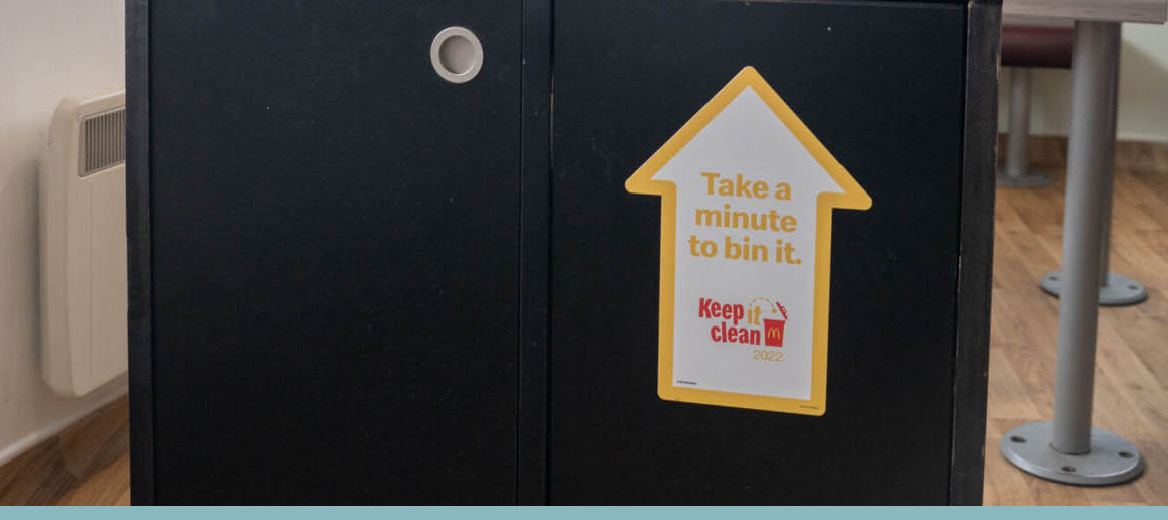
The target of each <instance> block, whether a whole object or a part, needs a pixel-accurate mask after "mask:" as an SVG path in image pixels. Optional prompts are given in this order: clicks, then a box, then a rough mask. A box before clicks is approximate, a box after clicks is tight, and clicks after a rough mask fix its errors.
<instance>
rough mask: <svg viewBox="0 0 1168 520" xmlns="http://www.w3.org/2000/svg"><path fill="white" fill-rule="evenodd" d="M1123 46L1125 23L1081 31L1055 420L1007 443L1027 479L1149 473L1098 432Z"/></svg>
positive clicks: (1091, 481) (1107, 478)
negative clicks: (1102, 299) (1102, 290)
mask: <svg viewBox="0 0 1168 520" xmlns="http://www.w3.org/2000/svg"><path fill="white" fill-rule="evenodd" d="M1119 45H1120V24H1118V23H1113V22H1083V21H1080V22H1076V23H1075V50H1074V62H1073V69H1072V74H1073V82H1074V83H1073V85H1074V86H1073V89H1072V102H1073V108H1074V109H1073V113H1072V116H1071V135H1070V142H1069V145H1068V154H1067V156H1068V157H1067V193H1066V209H1065V210H1064V211H1065V218H1064V224H1063V274H1064V275H1065V276H1063V277H1061V278H1062V291H1061V292H1062V294H1061V300H1060V302H1059V332H1058V374H1057V376H1056V379H1055V402H1054V408H1055V411H1054V421H1053V422H1042V423H1030V424H1024V425H1022V426H1019V427H1017V428H1015V429H1013V430H1011V431H1009V432H1008V433H1007V434H1006V435H1005V436H1004V437H1003V438H1002V442H1001V445H1000V447H1001V450H1002V454H1003V455H1005V457H1006V459H1007V460H1009V461H1010V462H1011V463H1012V464H1014V465H1015V466H1017V467H1018V468H1020V469H1022V470H1023V471H1026V472H1028V473H1031V474H1033V475H1036V476H1039V477H1042V478H1045V479H1048V480H1053V481H1056V482H1063V483H1067V484H1081V485H1106V484H1118V483H1120V482H1126V481H1128V480H1131V479H1134V478H1136V477H1137V476H1139V475H1140V473H1141V472H1142V471H1143V467H1144V462H1143V458H1142V457H1141V456H1140V453H1139V451H1138V450H1136V448H1135V446H1133V445H1132V444H1131V443H1129V442H1127V441H1125V440H1124V439H1123V438H1122V437H1120V436H1118V435H1116V434H1114V433H1112V432H1109V431H1107V430H1104V429H1102V428H1092V427H1091V406H1092V399H1093V397H1094V390H1095V340H1096V335H1097V332H1098V318H1099V307H1098V300H1099V287H1100V280H1101V277H1102V275H1103V273H1106V271H1105V270H1102V267H1103V265H1102V264H1103V255H1102V254H1101V251H1102V246H1103V241H1104V237H1103V235H1104V231H1105V229H1104V225H1103V223H1102V220H1103V218H1104V213H1105V212H1107V209H1108V206H1109V202H1108V199H1109V198H1110V196H1111V190H1110V189H1109V184H1110V181H1111V171H1112V169H1113V168H1114V160H1115V122H1114V117H1115V89H1116V88H1117V81H1116V80H1117V79H1118V77H1119V73H1118V71H1119Z"/></svg>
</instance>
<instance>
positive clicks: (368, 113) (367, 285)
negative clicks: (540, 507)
mask: <svg viewBox="0 0 1168 520" xmlns="http://www.w3.org/2000/svg"><path fill="white" fill-rule="evenodd" d="M520 23H521V18H520V3H519V2H514V1H505V0H492V1H483V0H473V1H471V0H466V1H456V2H451V1H447V2H432V1H426V0H410V1H402V0H397V1H385V2H371V1H325V0H308V1H299V2H274V1H265V2H236V1H226V0H220V1H208V0H182V1H177V0H176V1H167V2H154V3H153V4H152V5H151V6H150V37H151V41H150V47H149V52H150V59H149V63H150V67H151V70H150V78H151V79H150V102H151V105H150V109H151V111H150V129H151V130H150V131H151V135H150V137H151V139H152V148H151V154H152V155H151V171H150V184H149V189H150V213H149V215H150V216H151V219H152V220H151V224H152V226H151V228H150V229H151V233H152V237H151V239H152V254H153V256H152V262H153V264H152V265H153V273H152V276H153V278H152V291H153V292H152V299H153V307H152V311H153V332H152V334H153V336H152V341H153V376H152V379H153V392H154V393H153V409H154V417H153V419H154V424H153V435H154V437H153V441H154V460H153V464H154V467H153V471H154V474H153V477H154V493H155V496H154V497H151V498H153V499H156V500H157V502H159V503H236V502H247V503H271V502H275V503H301V502H313V503H364V502H380V503H431V502H442V503H465V502H472V503H512V502H514V500H515V496H516V489H515V485H516V476H515V472H516V408H517V395H516V393H517V390H516V387H517V368H516V362H517V341H518V338H517V331H516V327H517V320H518V287H519V280H518V271H519V262H518V249H519V230H518V221H519V182H520V177H519V161H520V159H519V150H520V140H519V131H520V119H519V99H520ZM449 25H463V26H466V27H468V28H471V29H472V30H474V31H475V32H476V33H477V34H478V36H479V38H480V39H481V40H482V43H483V46H484V49H485V55H486V62H485V66H484V67H483V69H482V72H481V73H480V74H479V76H478V78H476V79H475V80H473V81H471V82H470V83H467V84H464V85H454V84H450V83H446V82H444V81H442V80H441V79H440V78H439V77H438V76H437V75H436V74H435V73H434V72H433V71H432V69H431V65H430V61H429V46H430V42H431V39H432V38H433V36H434V34H435V33H437V32H438V31H439V30H441V29H442V28H444V27H446V26H449ZM135 499H136V500H137V499H138V497H135ZM144 501H149V499H144Z"/></svg>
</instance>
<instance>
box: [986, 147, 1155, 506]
mask: <svg viewBox="0 0 1168 520" xmlns="http://www.w3.org/2000/svg"><path fill="white" fill-rule="evenodd" d="M1035 141H1036V142H1035V143H1034V145H1033V146H1032V147H1031V149H1032V152H1031V162H1032V163H1033V164H1034V165H1035V166H1036V167H1042V168H1046V169H1048V171H1051V172H1052V173H1054V174H1055V177H1056V179H1057V181H1056V182H1055V183H1054V184H1053V185H1051V186H1048V187H1044V188H998V196H997V209H996V219H995V224H996V228H995V240H994V299H993V326H992V339H991V347H990V388H989V425H988V431H987V432H986V437H987V438H986V493H985V503H986V504H1001V505H1019V504H1042V505H1056V504H1058V505H1064V504H1065V505H1070V504H1157V505H1168V146H1154V145H1147V144H1132V143H1121V144H1120V147H1119V149H1118V150H1117V159H1116V184H1115V204H1114V207H1115V209H1114V220H1113V222H1114V224H1113V231H1112V247H1111V251H1112V254H1111V271H1112V272H1118V273H1122V274H1125V275H1128V276H1131V277H1133V278H1135V279H1136V280H1139V281H1140V282H1143V283H1144V285H1145V286H1146V287H1147V288H1148V293H1149V298H1148V301H1147V302H1144V303H1142V304H1139V305H1134V306H1130V307H1103V308H1101V309H1100V312H1099V316H1100V320H1099V339H1098V352H1097V355H1096V359H1097V363H1098V364H1097V368H1096V372H1095V415H1094V417H1095V419H1094V424H1095V425H1096V426H1101V427H1104V428H1108V429H1110V430H1112V431H1115V432H1117V433H1120V434H1121V435H1123V436H1124V437H1125V438H1127V440H1129V441H1131V442H1133V443H1134V444H1135V445H1136V447H1137V448H1139V450H1140V452H1141V453H1142V454H1143V455H1144V456H1145V458H1146V461H1147V467H1148V469H1147V471H1146V473H1145V474H1144V476H1143V477H1142V478H1140V479H1139V480H1137V481H1136V482H1135V483H1133V484H1129V485H1123V486H1114V487H1107V488H1081V487H1071V486H1063V485H1058V484H1052V483H1049V482H1045V481H1042V480H1038V479H1035V478H1031V477H1029V476H1026V475H1024V474H1022V473H1021V472H1019V471H1018V470H1016V469H1014V468H1013V467H1012V466H1010V465H1009V464H1008V463H1006V461H1005V460H1004V459H1003V458H1002V456H1001V455H1000V454H999V452H998V442H999V440H1000V439H1001V436H1002V434H1003V432H1006V431H1008V430H1009V429H1011V428H1013V427H1015V426H1017V425H1019V424H1022V423H1025V422H1029V421H1035V420H1049V419H1050V418H1051V416H1052V414H1053V406H1054V399H1053V392H1054V374H1055V342H1056V338H1057V336H1058V334H1057V332H1058V300H1057V299H1055V298H1052V297H1050V296H1047V295H1046V294H1044V293H1043V292H1042V291H1041V290H1039V288H1038V280H1039V279H1040V278H1041V277H1042V276H1043V275H1044V274H1046V273H1047V272H1049V271H1051V270H1054V269H1057V268H1058V266H1059V258H1060V257H1061V256H1062V255H1061V252H1062V216H1063V215H1062V199H1063V188H1064V183H1063V179H1064V174H1065V157H1066V148H1065V147H1066V145H1065V141H1064V140H1055V139H1037V140H1035Z"/></svg>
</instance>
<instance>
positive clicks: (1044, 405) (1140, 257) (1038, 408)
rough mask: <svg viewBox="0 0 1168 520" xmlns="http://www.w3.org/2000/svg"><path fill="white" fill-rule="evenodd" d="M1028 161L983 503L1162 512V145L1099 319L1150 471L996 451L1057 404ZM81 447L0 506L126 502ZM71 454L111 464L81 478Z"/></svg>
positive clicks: (120, 461)
mask: <svg viewBox="0 0 1168 520" xmlns="http://www.w3.org/2000/svg"><path fill="white" fill-rule="evenodd" d="M1031 156H1032V162H1033V163H1034V164H1035V166H1037V167H1042V168H1046V169H1048V170H1049V171H1051V173H1053V174H1055V177H1056V179H1058V180H1057V182H1056V183H1055V184H1053V185H1051V186H1049V187H1045V188H999V189H998V197H997V210H996V213H997V219H996V220H997V229H996V232H995V233H996V240H995V244H994V246H995V250H994V297H993V305H994V310H993V331H992V345H991V349H990V385H989V426H988V432H987V439H986V488H985V503H986V504H992V505H1021V504H1040V505H1056V504H1057V505H1080V504H1081V505H1088V504H1157V505H1168V145H1147V144H1127V143H1124V144H1121V145H1120V148H1119V150H1118V154H1117V172H1116V186H1115V196H1116V197H1115V221H1114V222H1115V224H1114V235H1113V242H1112V243H1113V247H1112V251H1113V253H1112V262H1111V265H1112V270H1113V271H1117V272H1120V273H1123V274H1126V275H1128V276H1132V277H1134V278H1136V279H1137V280H1139V281H1141V282H1143V283H1144V284H1145V285H1146V286H1147V287H1148V291H1149V293H1150V298H1149V299H1148V301H1147V302H1145V303H1143V304H1140V305H1136V306H1131V307H1119V308H1103V309H1102V310H1101V311H1100V322H1099V352H1098V370H1097V372H1096V386H1095V424H1096V425H1097V426H1102V427H1104V428H1109V429H1111V430H1113V431H1116V432H1120V433H1121V434H1122V435H1124V436H1125V437H1126V438H1127V439H1128V440H1130V441H1132V442H1134V443H1135V444H1136V446H1137V447H1138V448H1139V449H1140V451H1141V452H1142V453H1143V454H1144V456H1145V457H1146V459H1147V465H1148V470H1147V472H1146V473H1145V475H1144V476H1143V477H1142V478H1140V479H1139V480H1137V481H1136V482H1134V483H1132V484H1127V485H1122V486H1114V487H1107V488H1080V487H1071V486H1063V485H1058V484H1052V483H1049V482H1045V481H1042V480H1039V479H1036V478H1033V477H1029V476H1026V475H1024V474H1022V473H1021V472H1019V471H1018V470H1016V469H1014V468H1013V467H1012V466H1010V465H1009V464H1007V463H1006V462H1005V460H1003V459H1002V457H1001V455H1000V454H999V453H998V448H997V446H998V441H999V440H1000V439H1001V436H1002V432H1005V431H1007V430H1009V429H1010V428H1013V427H1014V426H1017V425H1019V424H1021V423H1024V422H1029V421H1035V420H1046V419H1049V418H1050V417H1051V414H1052V406H1053V399H1052V392H1053V389H1054V373H1055V340H1056V335H1057V322H1058V300H1056V299H1054V298H1052V297H1050V296H1047V295H1046V294H1044V293H1043V292H1042V291H1041V290H1039V288H1038V280H1039V279H1040V278H1041V277H1042V275H1044V274H1045V273H1047V272H1048V271H1050V270H1053V269H1056V268H1058V265H1059V256H1060V251H1061V238H1062V196H1063V182H1062V179H1063V175H1064V168H1065V165H1064V158H1065V157H1066V145H1065V140H1061V139H1035V140H1034V144H1033V145H1032V153H1031ZM112 409H113V412H112V414H113V415H107V417H112V419H106V422H119V421H120V424H121V426H122V427H124V421H125V403H124V401H122V402H120V403H115V405H114V406H113V407H112ZM119 414H120V415H119ZM110 428H111V427H110V426H108V425H107V426H104V427H101V428H98V430H101V431H106V432H108V431H109V430H110ZM103 435H104V434H103ZM77 444H79V443H78V441H77V440H72V441H70V440H69V439H65V438H63V439H57V440H53V441H50V442H48V443H45V444H44V445H42V446H41V447H38V448H36V449H34V450H32V451H30V452H29V453H26V454H24V455H22V456H21V457H19V458H18V459H17V460H15V461H13V462H12V463H10V464H8V465H7V466H5V467H3V468H0V505H2V504H92V505H100V504H126V503H128V502H129V497H130V494H129V455H128V454H127V453H126V451H125V447H124V443H122V444H120V445H119V444H117V443H115V444H114V446H120V449H119V450H117V451H116V452H115V453H109V454H106V455H105V456H100V457H95V456H93V455H88V456H85V455H82V456H78V455H76V452H78V451H80V452H82V453H91V452H93V451H94V450H93V449H92V448H89V449H80V450H79V449H77V448H76V447H75V446H76V445H77ZM81 444H84V443H81ZM107 444H108V443H107ZM98 451H100V450H98ZM106 451H110V450H106ZM79 458H80V459H82V460H83V461H85V460H90V459H101V458H108V459H112V460H113V462H112V464H110V465H109V466H108V467H105V468H104V469H101V470H91V471H88V475H84V474H85V473H86V471H85V470H80V471H79V470H78V469H77V468H76V466H79V465H80V466H84V465H86V464H78V463H76V462H75V461H76V460H77V459H79ZM91 465H92V463H91ZM74 474H83V477H82V478H77V477H74V476H73V475H74Z"/></svg>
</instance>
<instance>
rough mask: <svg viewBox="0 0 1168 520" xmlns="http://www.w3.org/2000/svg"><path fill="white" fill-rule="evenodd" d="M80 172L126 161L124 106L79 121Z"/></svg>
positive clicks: (91, 171) (95, 170)
mask: <svg viewBox="0 0 1168 520" xmlns="http://www.w3.org/2000/svg"><path fill="white" fill-rule="evenodd" d="M80 158H81V160H80V161H78V162H79V163H80V168H81V172H80V174H81V176H82V177H84V176H86V175H90V174H92V173H96V172H99V171H101V170H104V169H106V168H109V167H111V166H116V165H118V164H121V163H124V162H125V161H126V110H125V109H124V108H120V109H117V110H112V111H110V112H106V113H103V114H97V115H95V116H90V117H88V118H86V119H84V120H82V121H81V153H80Z"/></svg>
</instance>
